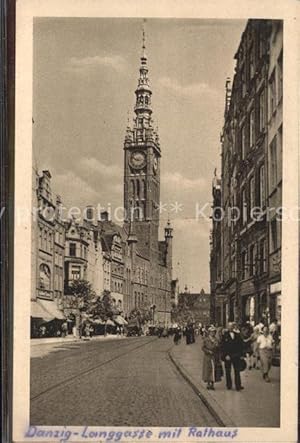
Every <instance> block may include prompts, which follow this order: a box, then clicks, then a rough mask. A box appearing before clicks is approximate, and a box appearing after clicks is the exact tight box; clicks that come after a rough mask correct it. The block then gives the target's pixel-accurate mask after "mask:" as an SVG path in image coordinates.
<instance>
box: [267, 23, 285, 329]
mask: <svg viewBox="0 0 300 443" xmlns="http://www.w3.org/2000/svg"><path fill="white" fill-rule="evenodd" d="M268 88H269V89H268V97H269V100H268V103H269V106H268V155H267V164H268V195H267V199H268V207H269V208H270V212H269V241H268V243H269V247H268V251H269V275H268V295H269V303H268V306H269V310H270V312H269V315H270V319H271V320H272V319H274V318H277V320H279V321H280V320H281V222H280V220H279V219H278V216H277V214H276V209H277V208H280V207H281V205H282V136H283V133H282V125H283V118H282V100H283V28H282V23H281V22H280V21H274V22H272V25H271V34H270V59H269V70H268ZM273 208H275V209H273Z"/></svg>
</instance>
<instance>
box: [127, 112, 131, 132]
mask: <svg viewBox="0 0 300 443" xmlns="http://www.w3.org/2000/svg"><path fill="white" fill-rule="evenodd" d="M129 127H130V119H129V109H127V128H129Z"/></svg>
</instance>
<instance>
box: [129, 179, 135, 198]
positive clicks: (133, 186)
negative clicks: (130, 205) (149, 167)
mask: <svg viewBox="0 0 300 443" xmlns="http://www.w3.org/2000/svg"><path fill="white" fill-rule="evenodd" d="M130 183H131V190H130V192H131V196H132V198H134V197H135V183H134V180H130Z"/></svg>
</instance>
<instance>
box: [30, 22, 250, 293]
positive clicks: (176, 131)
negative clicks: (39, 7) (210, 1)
mask: <svg viewBox="0 0 300 443" xmlns="http://www.w3.org/2000/svg"><path fill="white" fill-rule="evenodd" d="M245 25H246V21H245V20H203V19H199V20H198V19H197V20H196V19H180V20H178V19H147V21H146V25H145V29H146V54H147V56H148V66H149V78H150V82H151V88H152V92H153V96H152V108H153V118H154V121H155V126H157V127H158V132H159V137H160V145H161V152H162V159H161V203H162V204H164V205H165V206H164V207H163V206H162V208H164V210H162V213H161V216H160V217H161V235H163V228H164V225H165V224H166V221H167V218H168V216H169V217H170V219H171V222H172V226H173V228H174V252H173V269H174V277H178V278H179V286H180V290H183V289H184V286H185V285H187V286H188V288H189V290H190V291H191V292H199V291H200V289H201V288H204V289H205V291H207V292H209V289H210V288H209V280H210V279H209V233H210V229H211V220H210V219H209V215H210V206H211V204H212V189H211V186H212V178H213V174H214V169H215V168H217V170H218V171H220V160H221V159H220V133H221V131H222V125H223V117H224V103H225V81H226V78H227V77H231V78H232V77H233V73H234V66H235V61H234V55H235V53H236V50H237V48H238V45H239V41H240V38H241V34H242V32H243V30H244V28H245ZM142 26H143V20H142V19H136V18H134V19H131V18H129V19H124V18H120V19H118V18H35V19H34V40H33V49H34V65H33V71H34V78H33V119H34V125H33V151H34V163H35V165H36V166H37V168H38V169H39V170H40V171H42V170H43V169H48V170H50V172H51V175H52V187H53V191H54V192H55V193H57V194H59V195H61V197H62V199H63V203H64V205H65V206H66V207H74V206H77V207H80V208H83V207H85V206H87V205H89V204H91V205H94V206H97V205H99V204H100V205H101V206H102V207H103V208H108V209H110V210H111V212H112V214H113V213H114V210H115V209H116V208H118V207H122V206H123V163H124V158H123V143H124V136H125V130H126V126H127V124H128V119H129V121H130V124H132V119H133V116H134V112H133V107H134V103H135V94H134V91H135V89H136V86H137V79H138V75H139V71H138V70H139V65H140V63H139V62H140V56H141V46H142ZM176 202H177V204H176ZM202 208H204V209H202ZM197 214H198V215H197ZM201 214H205V216H203V215H201Z"/></svg>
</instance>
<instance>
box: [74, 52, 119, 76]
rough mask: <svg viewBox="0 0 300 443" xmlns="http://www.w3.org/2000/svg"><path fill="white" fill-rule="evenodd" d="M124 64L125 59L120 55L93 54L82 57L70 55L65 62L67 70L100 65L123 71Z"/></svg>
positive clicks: (78, 69)
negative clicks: (66, 62)
mask: <svg viewBox="0 0 300 443" xmlns="http://www.w3.org/2000/svg"><path fill="white" fill-rule="evenodd" d="M126 65H127V63H126V60H125V58H124V57H122V56H121V55H102V56H101V55H94V56H88V57H82V58H80V57H71V58H70V59H69V61H68V64H67V70H72V71H85V70H86V69H91V68H97V67H99V66H101V67H106V68H111V69H113V70H115V71H117V72H121V71H124V69H125V68H126Z"/></svg>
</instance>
